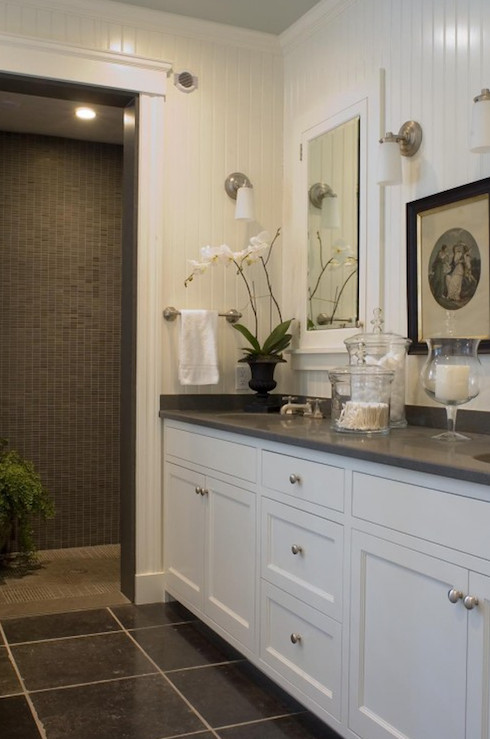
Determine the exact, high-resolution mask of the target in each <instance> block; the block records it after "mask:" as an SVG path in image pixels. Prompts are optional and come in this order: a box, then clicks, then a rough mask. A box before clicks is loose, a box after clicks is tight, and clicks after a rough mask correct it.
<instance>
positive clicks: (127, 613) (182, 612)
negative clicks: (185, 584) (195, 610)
mask: <svg viewBox="0 0 490 739" xmlns="http://www.w3.org/2000/svg"><path fill="white" fill-rule="evenodd" d="M111 611H113V612H114V615H115V616H117V618H118V619H119V620H120V622H121V623H122V625H123V626H124V628H126V629H141V628H145V627H146V626H163V625H164V624H176V623H180V622H181V621H193V620H195V618H196V617H195V616H194V615H193V614H192V613H191V612H190V611H188V610H187V608H184V606H182V605H181V604H180V603H178V602H177V601H172V602H170V603H148V604H145V605H142V606H135V605H133V604H132V603H130V604H128V605H125V606H111Z"/></svg>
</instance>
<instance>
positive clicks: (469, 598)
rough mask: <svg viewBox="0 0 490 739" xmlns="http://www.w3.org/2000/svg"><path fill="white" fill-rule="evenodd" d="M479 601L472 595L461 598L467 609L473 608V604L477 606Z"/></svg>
mask: <svg viewBox="0 0 490 739" xmlns="http://www.w3.org/2000/svg"><path fill="white" fill-rule="evenodd" d="M478 603H479V601H478V598H476V596H474V595H467V596H466V598H464V600H463V605H464V607H465V608H467V609H468V611H471V610H473V608H475V606H477V605H478Z"/></svg>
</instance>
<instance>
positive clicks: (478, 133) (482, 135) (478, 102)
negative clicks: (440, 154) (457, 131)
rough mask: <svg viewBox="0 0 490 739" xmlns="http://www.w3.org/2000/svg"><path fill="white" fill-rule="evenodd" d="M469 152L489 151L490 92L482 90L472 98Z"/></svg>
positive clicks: (480, 152) (481, 152) (485, 89)
mask: <svg viewBox="0 0 490 739" xmlns="http://www.w3.org/2000/svg"><path fill="white" fill-rule="evenodd" d="M470 151H473V152H474V153H475V154H484V153H485V152H488V151H490V90H488V89H487V88H484V89H483V90H482V91H481V94H480V95H477V96H476V97H475V98H473V110H472V112H471V128H470Z"/></svg>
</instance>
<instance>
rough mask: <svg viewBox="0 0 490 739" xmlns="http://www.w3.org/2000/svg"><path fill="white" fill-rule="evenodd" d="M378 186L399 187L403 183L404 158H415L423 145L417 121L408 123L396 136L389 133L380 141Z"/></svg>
mask: <svg viewBox="0 0 490 739" xmlns="http://www.w3.org/2000/svg"><path fill="white" fill-rule="evenodd" d="M379 143H380V146H379V150H378V178H377V182H378V185H399V184H400V182H401V181H402V160H401V159H400V154H401V155H402V156H403V157H413V155H414V154H416V153H417V152H418V150H419V148H420V144H421V143H422V127H421V126H420V124H419V123H417V121H406V122H405V123H404V124H403V126H402V127H401V128H400V130H399V131H398V133H397V134H396V135H395V134H393V133H391V131H388V133H386V134H385V135H384V136H383V138H382V139H380V140H379Z"/></svg>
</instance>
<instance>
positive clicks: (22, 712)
mask: <svg viewBox="0 0 490 739" xmlns="http://www.w3.org/2000/svg"><path fill="white" fill-rule="evenodd" d="M0 727H1V728H0V736H1V737H2V739H40V736H41V734H40V733H39V731H38V728H37V726H36V722H35V721H34V718H33V716H32V713H31V709H30V708H29V706H28V704H27V701H26V699H25V698H24V696H23V695H16V696H14V697H13V698H0Z"/></svg>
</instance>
